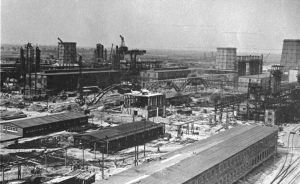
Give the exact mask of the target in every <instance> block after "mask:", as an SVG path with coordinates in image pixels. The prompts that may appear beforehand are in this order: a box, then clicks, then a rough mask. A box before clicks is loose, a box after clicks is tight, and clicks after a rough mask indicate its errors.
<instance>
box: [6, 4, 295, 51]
mask: <svg viewBox="0 0 300 184" xmlns="http://www.w3.org/2000/svg"><path fill="white" fill-rule="evenodd" d="M120 34H122V35H123V36H124V37H125V41H126V45H127V46H128V47H129V48H158V49H193V50H215V48H216V47H222V46H231V47H237V48H238V51H243V50H247V51H249V49H250V51H251V50H254V51H259V52H260V51H264V52H269V51H270V52H280V51H281V47H282V41H283V39H285V38H291V39H296V38H298V39H300V0H1V40H2V43H13V44H25V43H27V42H31V43H34V44H40V45H45V44H46V45H56V44H57V37H58V36H59V37H60V38H62V40H64V41H76V42H77V44H78V46H90V47H94V46H95V45H96V43H99V42H100V43H103V44H104V45H105V46H106V47H110V45H111V43H114V44H120V38H119V35H120Z"/></svg>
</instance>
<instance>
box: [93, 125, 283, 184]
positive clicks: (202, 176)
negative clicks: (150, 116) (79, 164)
mask: <svg viewBox="0 0 300 184" xmlns="http://www.w3.org/2000/svg"><path fill="white" fill-rule="evenodd" d="M253 135H255V136H253ZM277 139H278V128H277V127H267V126H238V127H235V128H232V129H229V130H227V131H224V132H221V133H219V134H216V135H213V136H211V137H209V138H207V139H203V140H200V141H197V142H195V143H192V144H190V145H188V146H185V147H183V148H180V149H177V150H175V151H172V152H169V153H167V154H165V155H162V156H161V157H159V158H157V159H155V160H151V162H149V163H143V164H142V165H139V166H137V167H132V168H130V169H126V170H125V171H122V172H120V173H118V174H115V175H113V176H112V177H110V178H108V179H106V180H101V181H99V182H95V183H96V184H98V183H99V184H100V183H101V184H119V183H132V184H133V183H139V184H146V183H147V184H156V183H164V184H181V183H185V184H195V183H197V184H199V183H201V184H224V183H226V184H227V183H228V184H229V183H236V182H237V181H238V180H240V179H241V178H243V177H244V176H245V175H247V174H248V173H249V172H250V171H252V170H253V169H254V168H256V167H257V166H259V165H261V164H262V163H263V162H265V161H266V160H268V159H269V158H270V157H272V156H273V155H274V154H275V153H276V152H277Z"/></svg>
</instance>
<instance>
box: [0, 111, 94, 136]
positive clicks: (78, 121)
mask: <svg viewBox="0 0 300 184" xmlns="http://www.w3.org/2000/svg"><path fill="white" fill-rule="evenodd" d="M87 123H88V116H86V115H83V114H80V113H74V112H68V113H61V114H53V115H47V116H42V117H35V118H26V119H20V120H14V121H8V122H2V123H1V124H0V131H1V139H5V137H6V135H8V136H9V137H19V138H22V137H33V136H39V135H45V134H49V133H52V132H59V131H63V130H68V129H70V128H74V127H80V126H82V125H85V124H87Z"/></svg>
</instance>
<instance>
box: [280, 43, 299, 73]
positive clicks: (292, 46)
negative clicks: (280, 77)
mask: <svg viewBox="0 0 300 184" xmlns="http://www.w3.org/2000/svg"><path fill="white" fill-rule="evenodd" d="M280 65H282V66H284V68H283V69H284V72H287V71H289V70H290V69H298V68H299V67H300V40H299V39H298V40H293V39H286V40H283V47H282V54H281V60H280Z"/></svg>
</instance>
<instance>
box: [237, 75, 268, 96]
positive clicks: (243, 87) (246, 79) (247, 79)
mask: <svg viewBox="0 0 300 184" xmlns="http://www.w3.org/2000/svg"><path fill="white" fill-rule="evenodd" d="M270 80H271V78H270V74H269V73H262V74H260V75H247V76H240V77H239V87H238V90H239V91H243V92H247V91H248V85H249V83H255V84H259V85H261V86H262V87H263V88H264V89H267V88H268V87H269V84H270Z"/></svg>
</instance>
